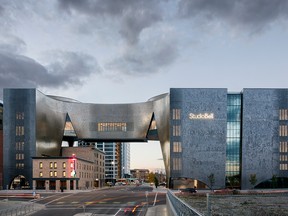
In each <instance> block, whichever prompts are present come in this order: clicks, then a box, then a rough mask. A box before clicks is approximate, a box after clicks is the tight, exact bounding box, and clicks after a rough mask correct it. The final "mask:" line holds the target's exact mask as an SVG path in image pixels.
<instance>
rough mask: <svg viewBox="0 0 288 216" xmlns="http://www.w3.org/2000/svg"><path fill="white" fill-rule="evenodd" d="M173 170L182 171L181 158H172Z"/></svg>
mask: <svg viewBox="0 0 288 216" xmlns="http://www.w3.org/2000/svg"><path fill="white" fill-rule="evenodd" d="M173 170H177V171H180V170H182V161H181V158H173Z"/></svg>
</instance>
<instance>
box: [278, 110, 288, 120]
mask: <svg viewBox="0 0 288 216" xmlns="http://www.w3.org/2000/svg"><path fill="white" fill-rule="evenodd" d="M279 120H288V109H280V110H279Z"/></svg>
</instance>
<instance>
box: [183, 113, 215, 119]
mask: <svg viewBox="0 0 288 216" xmlns="http://www.w3.org/2000/svg"><path fill="white" fill-rule="evenodd" d="M189 119H214V113H203V114H202V113H199V114H194V113H189Z"/></svg>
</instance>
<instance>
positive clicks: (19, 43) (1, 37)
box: [0, 33, 26, 53]
mask: <svg viewBox="0 0 288 216" xmlns="http://www.w3.org/2000/svg"><path fill="white" fill-rule="evenodd" d="M25 49H26V43H25V42H24V41H23V40H22V39H20V38H18V37H16V36H14V35H11V34H8V33H2V34H0V51H4V52H11V53H21V52H23V51H24V50H25Z"/></svg>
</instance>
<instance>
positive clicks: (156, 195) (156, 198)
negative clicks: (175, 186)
mask: <svg viewBox="0 0 288 216" xmlns="http://www.w3.org/2000/svg"><path fill="white" fill-rule="evenodd" d="M157 195H158V192H157V193H156V195H155V199H154V203H153V206H155V204H156V201H157Z"/></svg>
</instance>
